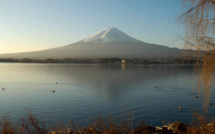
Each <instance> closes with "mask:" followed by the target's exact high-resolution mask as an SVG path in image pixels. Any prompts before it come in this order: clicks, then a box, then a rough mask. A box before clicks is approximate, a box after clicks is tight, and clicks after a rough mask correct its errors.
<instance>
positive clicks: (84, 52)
mask: <svg viewBox="0 0 215 134" xmlns="http://www.w3.org/2000/svg"><path fill="white" fill-rule="evenodd" d="M181 52H182V50H180V49H176V48H169V47H166V46H161V45H155V44H148V43H145V42H142V41H139V40H137V39H135V38H133V37H130V36H128V35H127V34H125V33H124V32H122V31H120V30H118V29H117V28H114V27H111V28H107V29H105V30H104V31H102V32H99V33H97V34H96V35H93V36H91V37H89V38H86V39H84V40H81V41H79V42H76V43H73V44H69V45H67V46H63V47H58V48H52V49H47V50H42V51H35V52H25V53H15V54H4V55H0V58H32V59H46V58H56V59H61V58H101V57H102V58H111V57H117V58H175V57H179V56H180V53H181Z"/></svg>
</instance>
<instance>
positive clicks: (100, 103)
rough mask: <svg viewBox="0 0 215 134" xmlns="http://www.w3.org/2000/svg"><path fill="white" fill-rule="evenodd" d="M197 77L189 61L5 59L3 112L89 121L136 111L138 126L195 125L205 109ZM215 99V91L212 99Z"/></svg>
mask: <svg viewBox="0 0 215 134" xmlns="http://www.w3.org/2000/svg"><path fill="white" fill-rule="evenodd" d="M195 77H196V73H195V72H194V70H193V67H192V66H189V65H147V66H146V65H82V64H16V63H1V64H0V89H1V88H3V87H4V88H5V90H0V114H2V115H9V116H10V117H11V118H13V119H14V120H15V119H19V118H20V117H22V116H24V115H26V113H27V111H29V110H31V111H32V112H33V113H34V114H36V115H37V116H40V117H43V118H44V119H45V121H47V122H51V121H56V120H58V121H59V120H60V121H62V122H67V121H68V120H69V119H71V120H73V121H74V122H75V123H80V124H85V123H86V122H88V121H89V120H90V119H94V118H95V117H98V115H101V116H102V117H108V116H109V115H112V116H114V117H116V118H118V117H120V116H122V115H123V114H127V113H133V115H134V124H136V123H138V122H139V120H143V121H144V122H145V123H147V124H149V125H153V126H156V125H162V123H163V121H164V122H173V121H182V122H185V123H190V122H191V117H192V116H191V115H192V113H193V112H197V111H199V110H200V111H201V110H202V109H201V107H202V100H203V98H202V97H200V98H198V99H196V98H195V95H197V94H196V92H197V86H196V85H195V82H196V79H195ZM56 82H58V84H56ZM155 86H156V87H155ZM52 90H55V91H56V92H55V93H53V92H52ZM214 97H215V93H214V91H213V92H212V94H211V101H212V102H214V100H215V98H214ZM179 106H182V107H183V108H184V109H183V110H182V111H180V110H178V107H179ZM209 112H210V113H211V114H214V113H215V106H211V107H210V110H209Z"/></svg>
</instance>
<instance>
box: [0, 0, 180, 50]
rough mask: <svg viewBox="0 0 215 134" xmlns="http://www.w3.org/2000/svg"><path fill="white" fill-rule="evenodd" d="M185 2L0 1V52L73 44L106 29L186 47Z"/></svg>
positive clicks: (140, 38) (151, 41)
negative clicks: (180, 23)
mask: <svg viewBox="0 0 215 134" xmlns="http://www.w3.org/2000/svg"><path fill="white" fill-rule="evenodd" d="M182 9H183V8H182V5H181V0H0V44H1V45H0V53H15V52H25V51H35V50H42V49H48V48H53V47H60V46H64V45H68V44H71V43H74V42H77V41H80V40H82V39H84V38H87V37H89V36H92V35H94V34H96V33H98V32H100V31H102V30H104V29H105V28H107V27H116V28H118V29H119V30H121V31H123V32H125V33H126V34H128V35H130V36H132V37H134V38H136V39H139V40H142V41H144V42H147V43H155V44H160V45H164V46H169V47H178V48H182V47H183V44H182V41H180V36H183V27H178V24H177V23H176V18H177V16H178V15H179V14H180V13H183V10H182Z"/></svg>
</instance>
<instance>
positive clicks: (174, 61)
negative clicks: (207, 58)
mask: <svg viewBox="0 0 215 134" xmlns="http://www.w3.org/2000/svg"><path fill="white" fill-rule="evenodd" d="M197 61H198V60H197V59H185V58H181V59H139V58H127V59H122V58H96V59H87V58H86V59H84V58H64V59H52V58H48V59H29V58H23V59H15V58H0V62H12V63H84V64H109V63H112V64H122V63H125V64H194V63H197Z"/></svg>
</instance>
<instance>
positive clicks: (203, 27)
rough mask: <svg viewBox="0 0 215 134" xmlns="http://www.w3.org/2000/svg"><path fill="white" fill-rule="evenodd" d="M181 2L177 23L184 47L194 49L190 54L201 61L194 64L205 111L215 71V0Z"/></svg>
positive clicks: (186, 0) (185, 0) (183, 0)
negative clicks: (182, 30)
mask: <svg viewBox="0 0 215 134" xmlns="http://www.w3.org/2000/svg"><path fill="white" fill-rule="evenodd" d="M182 4H183V7H184V8H185V10H186V11H185V13H183V14H182V15H180V16H179V18H178V19H179V22H180V23H179V24H183V25H184V28H185V38H184V41H185V47H186V48H188V49H192V50H195V51H192V52H193V53H192V54H194V55H195V56H198V57H199V61H200V62H201V63H202V65H199V64H198V63H197V64H196V67H197V69H198V70H199V71H200V76H199V90H198V91H199V93H200V92H201V90H203V91H204V92H203V93H204V108H205V110H206V111H207V109H208V104H209V101H210V91H211V85H212V84H213V83H212V81H214V71H215V0H182ZM189 52H191V51H189Z"/></svg>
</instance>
